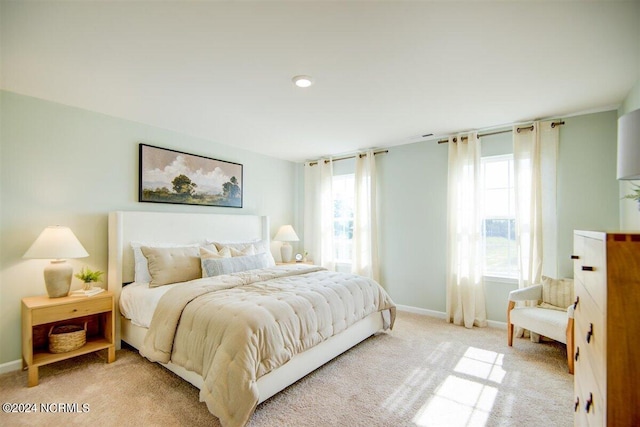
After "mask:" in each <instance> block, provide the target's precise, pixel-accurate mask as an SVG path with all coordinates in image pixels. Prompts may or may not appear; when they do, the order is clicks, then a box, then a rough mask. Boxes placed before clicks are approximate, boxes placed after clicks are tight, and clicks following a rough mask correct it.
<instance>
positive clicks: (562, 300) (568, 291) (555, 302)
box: [541, 276, 573, 310]
mask: <svg viewBox="0 0 640 427" xmlns="http://www.w3.org/2000/svg"><path fill="white" fill-rule="evenodd" d="M547 304H548V305H552V306H553V307H549V308H556V307H557V308H559V309H562V310H566V309H567V307H569V306H570V305H571V304H573V279H552V278H551V277H547V276H542V304H541V306H543V307H544V306H546V305H547Z"/></svg>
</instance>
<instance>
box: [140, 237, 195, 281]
mask: <svg viewBox="0 0 640 427" xmlns="http://www.w3.org/2000/svg"><path fill="white" fill-rule="evenodd" d="M140 249H141V250H142V253H143V255H144V256H145V258H147V263H148V264H149V274H150V275H151V281H150V282H149V287H150V288H155V287H158V286H162V285H168V284H170V283H178V282H187V281H189V280H194V279H199V278H201V277H202V268H201V266H200V256H199V249H198V248H197V247H180V248H152V247H148V246H142V247H141V248H140Z"/></svg>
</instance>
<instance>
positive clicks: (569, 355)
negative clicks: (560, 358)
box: [567, 317, 575, 375]
mask: <svg viewBox="0 0 640 427" xmlns="http://www.w3.org/2000/svg"><path fill="white" fill-rule="evenodd" d="M574 351H575V350H574V342H573V318H572V317H570V318H569V321H568V322H567V365H569V373H570V374H572V375H573V368H574V365H573V363H574V359H573V354H574Z"/></svg>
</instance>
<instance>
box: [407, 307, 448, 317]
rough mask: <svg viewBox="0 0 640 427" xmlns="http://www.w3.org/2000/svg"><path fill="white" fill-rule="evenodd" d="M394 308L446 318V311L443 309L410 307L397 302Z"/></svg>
mask: <svg viewBox="0 0 640 427" xmlns="http://www.w3.org/2000/svg"><path fill="white" fill-rule="evenodd" d="M396 308H397V309H398V310H400V311H406V312H408V313H415V314H424V315H425V316H431V317H437V318H438V319H446V318H447V313H445V312H443V311H435V310H427V309H426V308H419V307H412V306H410V305H400V304H397V305H396Z"/></svg>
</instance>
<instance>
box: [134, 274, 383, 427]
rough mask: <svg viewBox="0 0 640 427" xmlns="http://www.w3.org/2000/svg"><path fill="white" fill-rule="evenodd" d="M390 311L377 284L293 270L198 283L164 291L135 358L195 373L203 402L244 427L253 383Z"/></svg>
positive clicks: (254, 392) (228, 422) (252, 397)
mask: <svg viewBox="0 0 640 427" xmlns="http://www.w3.org/2000/svg"><path fill="white" fill-rule="evenodd" d="M386 309H389V310H390V312H391V321H390V323H389V324H385V326H384V327H385V329H386V328H388V327H392V326H393V322H394V320H395V305H394V304H393V302H392V301H391V298H390V297H389V295H388V294H387V293H386V292H385V291H384V289H382V287H381V286H380V285H378V284H377V283H376V282H375V281H373V280H370V279H367V278H364V277H361V276H356V275H352V274H346V273H336V272H330V271H326V270H324V269H321V268H319V267H309V266H297V265H296V266H292V267H286V268H282V267H276V268H269V269H263V270H252V271H248V272H243V273H234V274H231V275H224V276H217V277H211V278H207V279H198V280H194V281H192V282H187V283H185V284H184V285H181V286H176V287H175V288H173V289H171V290H170V291H169V292H167V293H166V294H165V295H164V296H163V297H162V299H161V300H160V303H159V305H158V308H157V310H156V312H155V313H154V317H153V320H152V322H151V327H150V329H149V332H148V333H147V335H146V337H145V342H144V345H143V346H142V349H141V350H140V353H141V354H142V355H143V356H145V357H147V358H149V359H150V360H152V361H158V362H162V363H166V362H168V361H169V360H171V361H172V362H173V363H175V364H178V365H180V366H183V367H185V368H186V369H188V370H192V371H195V372H197V373H198V374H200V375H201V376H202V377H203V380H204V385H203V387H202V389H201V391H200V399H201V400H203V401H205V402H206V404H207V407H208V408H209V411H211V413H213V414H214V415H215V416H217V417H218V418H219V419H220V421H221V423H222V424H223V425H224V426H243V425H245V424H246V423H247V422H248V421H249V419H250V418H251V414H252V413H253V411H254V410H255V407H256V405H257V403H258V399H259V396H258V390H257V386H256V380H257V379H258V378H260V377H261V376H263V375H265V374H267V373H268V372H270V371H271V370H273V369H276V368H277V367H279V366H282V365H283V364H285V363H286V362H287V361H288V360H289V359H291V358H292V357H293V356H294V355H295V354H297V353H300V352H302V351H304V350H306V349H308V348H310V347H313V346H314V345H316V344H318V343H320V342H322V341H324V340H326V339H327V338H330V337H331V336H333V335H335V334H338V333H340V332H342V331H344V330H345V329H346V328H348V327H349V326H351V325H352V324H354V323H355V322H357V321H358V320H360V319H363V318H364V317H366V316H368V315H369V314H371V313H373V312H376V311H382V310H386Z"/></svg>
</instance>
